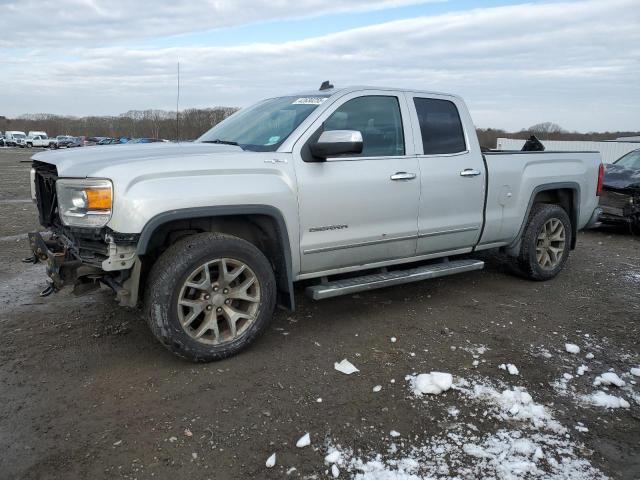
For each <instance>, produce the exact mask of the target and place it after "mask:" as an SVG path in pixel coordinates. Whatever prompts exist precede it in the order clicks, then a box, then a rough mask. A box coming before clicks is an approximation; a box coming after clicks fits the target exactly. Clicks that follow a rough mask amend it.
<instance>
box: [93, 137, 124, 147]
mask: <svg viewBox="0 0 640 480" xmlns="http://www.w3.org/2000/svg"><path fill="white" fill-rule="evenodd" d="M117 143H120V140H118V139H117V138H111V137H106V138H103V139H102V140H100V141H99V142H98V145H115V144H117Z"/></svg>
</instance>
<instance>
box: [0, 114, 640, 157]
mask: <svg viewBox="0 0 640 480" xmlns="http://www.w3.org/2000/svg"><path fill="white" fill-rule="evenodd" d="M237 110H238V108H236V107H213V108H189V109H186V110H182V111H181V112H180V113H179V115H178V116H177V118H176V112H169V111H166V110H129V111H128V112H126V113H123V114H121V115H117V116H88V117H72V116H65V115H53V114H49V113H36V114H28V115H22V116H20V117H17V118H6V117H2V116H0V131H3V132H4V131H5V130H20V131H24V132H29V131H36V130H40V131H45V132H47V133H48V134H49V135H50V136H56V135H72V136H76V137H77V136H81V135H85V136H88V137H95V136H98V137H130V138H137V137H150V138H163V139H167V140H176V139H180V140H193V139H196V138H198V137H199V136H200V135H202V134H203V133H204V132H206V131H207V130H209V129H210V128H211V127H213V126H214V125H216V124H217V123H219V122H221V121H222V120H224V119H225V118H227V117H228V116H229V115H231V114H232V113H234V112H236V111H237ZM476 132H477V134H478V140H479V141H480V145H481V146H483V147H487V148H496V140H497V139H498V138H499V137H502V138H520V139H525V138H529V137H530V136H531V135H535V136H537V137H538V138H539V139H540V140H586V141H601V140H614V139H616V138H618V137H627V136H636V135H640V132H589V133H578V132H569V131H567V130H565V129H563V128H562V127H561V126H559V125H557V124H555V123H553V122H544V123H538V124H536V125H533V126H531V127H529V128H526V129H522V130H520V131H518V132H507V131H506V130H502V129H496V128H478V129H476Z"/></svg>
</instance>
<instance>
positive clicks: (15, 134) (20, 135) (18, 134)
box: [13, 133, 27, 138]
mask: <svg viewBox="0 0 640 480" xmlns="http://www.w3.org/2000/svg"><path fill="white" fill-rule="evenodd" d="M13 136H14V137H15V138H27V136H26V135H25V134H24V133H14V134H13Z"/></svg>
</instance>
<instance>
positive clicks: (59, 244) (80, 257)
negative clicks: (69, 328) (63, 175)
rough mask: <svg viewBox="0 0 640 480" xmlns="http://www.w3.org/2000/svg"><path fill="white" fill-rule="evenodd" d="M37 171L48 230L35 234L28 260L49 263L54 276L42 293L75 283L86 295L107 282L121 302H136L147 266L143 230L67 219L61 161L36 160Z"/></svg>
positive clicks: (36, 192)
mask: <svg viewBox="0 0 640 480" xmlns="http://www.w3.org/2000/svg"><path fill="white" fill-rule="evenodd" d="M31 177H32V178H31V181H32V187H33V191H32V196H33V199H34V201H35V202H36V204H37V206H38V214H39V220H40V223H41V225H42V226H44V227H45V228H47V229H48V231H47V232H36V233H31V234H29V243H30V247H31V251H32V255H31V256H30V257H29V258H27V259H25V261H26V262H30V263H38V262H42V263H44V264H45V265H46V266H47V275H48V276H49V279H50V282H49V286H48V287H47V288H46V289H45V290H43V292H42V293H41V295H42V296H47V295H50V294H51V293H54V292H57V291H58V290H60V289H62V288H63V287H67V286H71V287H73V293H74V294H76V295H83V294H86V293H89V292H91V291H94V290H96V289H98V288H100V285H106V286H108V287H110V288H111V289H112V290H113V291H114V292H115V294H116V299H117V300H118V301H119V303H120V304H121V305H123V306H131V307H133V306H135V305H136V304H137V301H138V285H139V279H140V270H141V262H140V259H139V258H138V256H137V255H136V243H137V240H138V238H137V237H138V236H137V235H135V234H120V233H117V232H114V231H113V230H111V229H109V228H108V227H106V226H97V227H77V226H69V225H66V224H65V223H64V222H63V221H62V220H61V218H60V212H59V205H58V203H59V202H58V198H57V189H56V182H57V181H58V177H57V171H56V168H55V166H53V165H50V164H46V163H42V162H37V161H36V162H33V169H32V172H31ZM67 213H69V212H67ZM71 213H74V212H71ZM78 216H79V215H78Z"/></svg>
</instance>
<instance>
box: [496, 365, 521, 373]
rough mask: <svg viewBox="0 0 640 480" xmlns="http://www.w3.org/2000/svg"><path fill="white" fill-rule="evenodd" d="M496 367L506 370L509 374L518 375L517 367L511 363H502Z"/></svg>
mask: <svg viewBox="0 0 640 480" xmlns="http://www.w3.org/2000/svg"><path fill="white" fill-rule="evenodd" d="M498 368H499V369H500V370H507V371H508V372H509V374H510V375H518V374H519V373H520V372H519V371H518V368H517V367H516V366H515V365H514V364H512V363H507V364H506V365H505V364H504V363H502V364H500V366H499V367H498Z"/></svg>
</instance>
